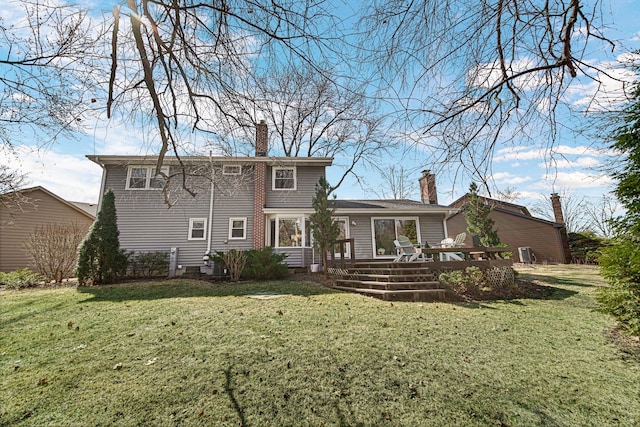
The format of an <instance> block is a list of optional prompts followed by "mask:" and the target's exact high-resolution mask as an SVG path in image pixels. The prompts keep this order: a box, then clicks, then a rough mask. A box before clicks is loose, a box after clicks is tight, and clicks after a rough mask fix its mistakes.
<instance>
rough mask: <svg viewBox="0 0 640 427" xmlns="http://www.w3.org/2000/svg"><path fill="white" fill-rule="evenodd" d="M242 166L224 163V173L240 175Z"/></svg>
mask: <svg viewBox="0 0 640 427" xmlns="http://www.w3.org/2000/svg"><path fill="white" fill-rule="evenodd" d="M241 173H242V166H240V165H222V175H240V174H241Z"/></svg>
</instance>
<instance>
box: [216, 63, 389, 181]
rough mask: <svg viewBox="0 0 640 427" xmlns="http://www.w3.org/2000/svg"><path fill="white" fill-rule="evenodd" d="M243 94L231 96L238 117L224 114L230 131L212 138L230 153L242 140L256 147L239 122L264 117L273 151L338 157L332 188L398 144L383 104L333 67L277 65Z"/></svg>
mask: <svg viewBox="0 0 640 427" xmlns="http://www.w3.org/2000/svg"><path fill="white" fill-rule="evenodd" d="M243 93H244V94H245V98H244V99H238V97H237V96H236V95H234V98H230V99H229V100H228V103H227V104H228V105H233V106H234V107H232V108H234V109H235V112H234V120H233V121H229V120H226V121H225V120H224V118H223V117H221V118H220V123H224V124H225V125H226V127H227V129H226V131H225V133H224V136H222V135H217V136H216V137H214V138H212V140H213V141H214V143H215V144H216V145H217V146H218V147H219V146H220V141H222V142H223V143H222V146H224V147H228V149H227V151H231V152H234V151H237V150H238V149H239V143H242V142H244V146H248V147H250V148H251V147H253V141H254V135H253V133H254V129H253V127H252V128H249V129H247V128H238V127H237V123H236V121H240V122H243V123H254V122H257V119H258V118H260V119H265V120H266V122H267V124H268V125H269V129H270V132H269V136H270V142H271V152H272V153H274V154H276V155H280V156H285V157H332V158H334V159H335V162H336V163H335V164H336V166H338V167H340V168H341V169H342V175H341V176H340V178H339V179H338V180H337V182H334V183H332V188H331V191H332V192H333V191H334V190H335V189H336V188H338V187H339V186H340V185H341V184H342V182H344V180H345V179H346V177H347V176H349V175H356V172H355V168H356V166H357V165H362V164H365V165H366V164H374V165H375V164H377V163H379V161H380V157H382V156H384V155H385V153H388V152H389V151H390V150H393V149H394V147H395V146H396V145H397V143H396V142H394V138H393V137H392V136H389V135H388V134H387V132H386V129H387V127H386V123H385V121H384V116H383V115H382V114H381V113H380V112H379V106H378V104H377V103H376V102H375V101H374V100H372V99H370V98H368V97H367V96H366V95H365V93H364V89H363V88H362V87H361V86H359V85H355V84H353V83H350V82H348V81H347V80H346V79H339V77H338V76H337V75H335V74H334V73H333V72H332V71H326V72H324V73H318V72H317V70H316V69H315V68H314V67H313V66H311V65H309V64H301V65H299V66H297V67H294V66H290V65H286V64H285V65H283V66H281V67H278V66H276V65H273V66H272V67H270V68H269V69H268V70H266V72H264V73H263V72H259V74H256V75H254V76H251V77H249V78H248V79H247V82H246V84H245V87H244V89H243ZM234 101H235V102H234ZM232 144H235V145H234V146H233V148H231V147H232ZM214 148H215V146H214ZM247 151H248V150H247ZM249 152H250V151H249ZM356 178H358V179H359V178H360V177H358V176H356Z"/></svg>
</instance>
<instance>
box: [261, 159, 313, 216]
mask: <svg viewBox="0 0 640 427" xmlns="http://www.w3.org/2000/svg"><path fill="white" fill-rule="evenodd" d="M283 166H285V165H283ZM273 167H274V166H268V167H267V176H266V186H267V193H266V194H267V206H268V207H270V208H300V207H311V199H312V198H313V196H314V194H315V192H316V184H317V183H318V181H319V180H320V177H322V176H324V169H325V168H324V166H297V167H296V181H297V182H296V189H295V190H274V189H273V183H272V172H273ZM276 167H277V166H276Z"/></svg>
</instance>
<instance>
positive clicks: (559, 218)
mask: <svg viewBox="0 0 640 427" xmlns="http://www.w3.org/2000/svg"><path fill="white" fill-rule="evenodd" d="M551 207H552V208H553V217H554V219H555V221H556V222H559V223H560V224H564V215H562V203H560V196H559V195H558V193H551Z"/></svg>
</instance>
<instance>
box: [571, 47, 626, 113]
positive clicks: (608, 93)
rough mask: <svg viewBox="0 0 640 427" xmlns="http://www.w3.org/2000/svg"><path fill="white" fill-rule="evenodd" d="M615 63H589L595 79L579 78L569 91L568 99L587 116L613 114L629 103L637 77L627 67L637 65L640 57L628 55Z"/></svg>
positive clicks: (619, 57)
mask: <svg viewBox="0 0 640 427" xmlns="http://www.w3.org/2000/svg"><path fill="white" fill-rule="evenodd" d="M617 60H618V61H617V62H613V61H597V60H592V61H586V62H585V63H586V64H587V65H588V66H590V67H592V73H593V78H588V79H586V80H585V79H584V78H578V79H574V80H573V81H572V82H571V85H570V86H569V87H568V88H567V92H566V98H567V100H569V102H570V103H571V104H572V106H573V107H574V108H577V109H580V110H583V111H585V112H598V111H607V110H611V109H612V108H613V107H614V106H615V105H617V104H620V103H621V102H626V101H627V100H628V97H627V93H628V91H629V84H630V83H631V82H633V81H634V80H635V77H636V76H635V73H634V72H633V71H632V70H630V69H629V68H626V67H624V65H623V64H630V63H634V62H635V63H637V62H638V55H634V54H630V53H625V54H622V55H620V56H618V58H617Z"/></svg>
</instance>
